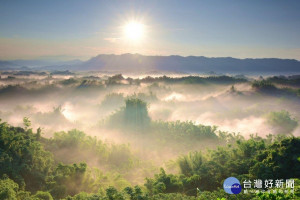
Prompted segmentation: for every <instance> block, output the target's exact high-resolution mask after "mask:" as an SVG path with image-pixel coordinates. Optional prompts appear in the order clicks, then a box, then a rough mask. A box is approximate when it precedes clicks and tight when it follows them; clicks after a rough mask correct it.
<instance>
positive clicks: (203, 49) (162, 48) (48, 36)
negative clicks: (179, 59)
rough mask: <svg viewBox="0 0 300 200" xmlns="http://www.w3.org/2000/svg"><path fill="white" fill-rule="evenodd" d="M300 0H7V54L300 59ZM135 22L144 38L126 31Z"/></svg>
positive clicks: (3, 33)
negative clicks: (130, 37) (126, 33)
mask: <svg viewBox="0 0 300 200" xmlns="http://www.w3.org/2000/svg"><path fill="white" fill-rule="evenodd" d="M299 11H300V1H299V0H284V1H280V0H272V1H271V0H248V1H246V0H244V1H240V0H226V1H225V0H188V1H184V0H182V1H177V0H160V1H155V0H153V1H149V0H148V1H133V0H119V1H115V0H105V1H100V0H98V1H96V0H81V1H79V0H64V1H60V0H51V1H41V0H37V1H32V0H27V1H23V0H13V1H10V0H0V59H1V60H13V59H60V60H70V59H81V60H86V59H89V58H90V57H93V56H96V55H98V54H123V53H139V54H144V55H182V56H189V55H194V56H207V57H228V56H229V57H236V58H262V57H266V58H270V57H272V58H292V59H297V60H300V12H299ZM130 22H135V23H139V24H142V25H143V35H142V39H139V40H136V41H133V40H129V39H128V38H127V37H126V36H125V35H124V27H125V26H126V24H128V23H130Z"/></svg>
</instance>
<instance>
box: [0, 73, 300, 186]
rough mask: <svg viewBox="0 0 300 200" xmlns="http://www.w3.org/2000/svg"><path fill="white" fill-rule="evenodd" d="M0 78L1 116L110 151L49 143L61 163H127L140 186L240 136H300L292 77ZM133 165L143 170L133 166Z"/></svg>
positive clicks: (109, 167)
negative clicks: (177, 162) (183, 158)
mask: <svg viewBox="0 0 300 200" xmlns="http://www.w3.org/2000/svg"><path fill="white" fill-rule="evenodd" d="M1 77H2V78H1V79H0V85H1V88H0V118H1V119H2V121H6V122H8V123H9V124H11V125H15V126H23V118H24V117H27V118H29V119H30V121H31V128H32V129H34V130H36V129H38V128H39V127H40V128H41V130H42V133H43V136H44V137H46V138H52V139H53V140H60V139H61V138H63V137H69V136H70V135H71V136H72V134H75V135H76V134H79V133H77V132H76V131H75V132H71V133H70V135H68V131H70V130H73V131H74V130H75V129H76V130H80V131H82V132H83V133H84V134H86V136H80V137H79V136H78V137H79V139H78V138H77V139H78V140H82V141H90V140H91V141H94V140H93V139H91V138H94V137H95V138H96V139H97V140H99V141H102V144H101V145H103V146H105V148H107V149H106V150H101V145H100V146H99V145H96V144H95V148H96V149H98V150H97V151H96V153H95V152H93V151H92V150H91V149H84V148H83V147H82V146H80V145H83V144H81V143H80V145H79V146H76V147H74V146H68V145H66V144H65V145H62V146H61V147H59V148H58V147H53V146H51V145H49V146H48V148H49V149H50V150H51V151H52V152H53V153H54V155H55V159H56V161H57V162H67V163H73V162H81V161H85V162H87V164H88V165H89V166H92V167H97V168H99V169H101V170H104V171H106V172H111V171H114V167H113V166H114V165H120V166H121V165H124V168H121V169H123V170H121V171H120V169H118V170H116V171H117V172H118V173H122V174H123V175H124V177H125V178H126V180H129V182H131V183H134V184H137V183H141V182H143V180H144V178H145V177H146V176H151V175H152V174H153V173H156V172H157V171H158V169H159V167H161V166H165V167H167V168H168V169H169V170H170V171H176V170H177V169H176V168H174V166H173V165H172V164H170V163H172V160H173V159H176V157H178V156H180V155H183V154H186V153H188V152H191V151H195V150H203V151H205V149H207V148H215V147H216V146H218V145H226V144H228V143H230V139H232V138H234V137H237V136H238V137H245V138H249V137H250V136H251V135H257V136H261V137H266V136H268V135H269V134H275V135H277V134H285V135H289V134H294V135H298V136H299V135H300V131H299V126H298V120H299V119H300V113H299V112H297V111H299V110H300V96H299V86H297V85H295V84H290V83H289V82H288V81H286V82H285V83H284V86H283V83H282V82H281V83H278V82H274V81H273V82H272V80H273V79H270V78H266V79H262V78H258V77H251V78H247V77H242V78H240V77H235V76H187V75H185V76H179V75H176V76H172V77H171V76H153V77H150V76H146V77H133V78H132V77H130V76H124V77H123V76H122V75H114V76H107V75H103V74H98V75H95V74H84V75H82V74H72V75H67V76H65V75H56V76H54V75H49V74H46V75H45V74H40V75H36V74H35V75H30V76H25V77H24V76H18V75H14V76H11V77H9V76H7V77H5V76H1ZM284 80H285V79H284ZM130 100H132V102H131V101H130ZM138 106H140V107H138ZM279 122H281V123H279ZM61 131H65V132H61ZM79 135H80V134H79ZM71 136H70V137H71ZM72 137H73V136H72ZM76 137H77V136H76ZM88 137H91V138H90V139H89V138H88ZM221 137H222V138H223V139H224V138H225V139H226V140H224V141H221V140H220V138H221ZM94 142H95V141H94ZM96 143H97V142H96ZM122 145H124V146H122ZM105 148H104V149H105ZM102 151H103V152H102ZM66 155H68V157H70V158H72V159H67V160H66V159H65V156H66ZM120 158H122V160H118V159H120ZM132 162H134V163H139V164H135V166H139V167H134V168H131V167H130V166H133V165H132ZM125 172H126V173H125ZM111 173H113V172H111Z"/></svg>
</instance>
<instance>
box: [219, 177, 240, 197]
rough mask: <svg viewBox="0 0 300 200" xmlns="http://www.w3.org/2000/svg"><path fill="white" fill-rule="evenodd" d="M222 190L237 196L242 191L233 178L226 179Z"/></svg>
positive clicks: (236, 180) (237, 181)
mask: <svg viewBox="0 0 300 200" xmlns="http://www.w3.org/2000/svg"><path fill="white" fill-rule="evenodd" d="M223 188H224V190H225V192H227V193H228V194H239V193H240V192H241V191H242V186H241V184H240V181H239V180H238V179H237V178H235V177H229V178H227V179H226V180H225V181H224V183H223Z"/></svg>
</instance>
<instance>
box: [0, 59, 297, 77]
mask: <svg viewBox="0 0 300 200" xmlns="http://www.w3.org/2000/svg"><path fill="white" fill-rule="evenodd" d="M22 68H23V69H30V70H70V71H120V72H123V71H124V72H145V71H170V72H185V73H207V72H216V73H246V74H248V73H299V72H300V61H298V60H294V59H278V58H257V59H252V58H247V59H237V58H231V57H216V58H209V57H204V56H188V57H182V56H144V55H140V54H122V55H106V54H101V55H98V56H96V57H93V58H91V59H89V60H87V61H80V60H72V61H64V62H53V61H52V62H46V61H41V60H38V61H37V60H36V61H35V60H30V61H28V60H15V61H0V70H8V69H16V70H17V69H20V70H21V69H22Z"/></svg>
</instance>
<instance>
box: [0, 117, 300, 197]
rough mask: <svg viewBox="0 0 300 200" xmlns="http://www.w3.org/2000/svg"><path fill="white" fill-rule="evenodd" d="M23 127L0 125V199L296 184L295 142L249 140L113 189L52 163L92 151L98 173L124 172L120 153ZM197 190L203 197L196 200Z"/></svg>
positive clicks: (128, 160)
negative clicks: (229, 182)
mask: <svg viewBox="0 0 300 200" xmlns="http://www.w3.org/2000/svg"><path fill="white" fill-rule="evenodd" d="M24 124H25V128H21V127H13V126H10V125H8V124H7V123H5V122H2V123H1V124H0V142H1V143H0V151H1V154H0V166H1V170H0V175H1V177H2V178H1V182H0V188H1V192H0V196H1V197H2V199H5V198H7V199H25V197H26V198H27V199H52V198H54V199H60V198H67V199H172V198H182V199H184V198H186V199H189V198H191V199H193V196H194V197H195V196H197V195H198V197H199V196H200V197H201V196H207V195H211V196H212V197H213V196H215V197H220V198H221V197H222V196H223V195H224V192H222V190H220V188H222V182H223V180H224V179H225V178H226V177H229V176H235V177H237V178H239V179H240V180H243V179H249V178H263V179H270V178H272V179H276V178H300V165H299V160H298V158H299V157H300V148H299V146H300V138H295V137H286V136H285V137H275V138H273V137H268V138H267V139H263V138H260V137H257V136H256V137H254V136H252V137H251V138H250V139H248V140H245V139H238V140H237V141H236V143H235V144H229V145H228V146H226V147H219V148H217V149H216V150H210V151H208V152H206V153H204V152H197V151H196V152H191V153H189V154H187V155H184V156H180V157H179V158H178V159H177V161H176V162H177V163H178V167H179V169H180V173H179V174H167V173H166V171H165V170H164V169H161V171H160V173H158V174H156V175H155V176H154V177H153V178H147V179H146V182H145V184H144V186H143V185H141V186H135V187H131V186H130V183H128V182H126V181H125V180H123V181H122V180H119V181H117V179H120V178H118V177H112V176H113V175H104V174H103V172H101V171H99V170H98V169H92V168H89V167H88V166H87V164H86V163H84V162H81V163H74V164H71V163H70V164H67V163H68V162H72V161H75V160H72V158H68V157H64V158H59V157H58V158H56V156H58V150H62V149H64V150H66V149H68V148H72V151H74V150H76V152H74V153H75V154H81V156H82V157H81V156H78V157H77V159H78V160H84V155H87V154H88V151H92V152H93V153H94V154H96V157H98V158H99V160H98V162H99V163H100V164H101V165H102V166H108V167H109V168H113V167H115V168H120V170H122V168H124V167H125V168H126V169H129V168H130V167H133V166H132V165H138V163H135V161H134V156H133V155H130V150H129V149H128V150H126V148H127V147H125V146H115V147H114V146H107V145H106V144H104V143H103V142H101V141H99V140H97V139H96V138H92V137H90V136H86V135H85V134H84V133H83V132H80V131H77V130H73V131H70V132H68V133H66V132H60V133H56V134H55V135H54V137H53V138H50V139H46V138H43V137H41V136H40V132H39V131H40V130H38V131H37V132H33V131H32V129H30V127H29V126H30V123H29V121H28V119H24ZM185 126H188V125H185ZM189 126H192V127H193V125H192V124H190V125H189ZM199 128H201V127H199ZM171 134H172V133H171ZM215 137H217V136H215ZM124 148H125V149H124ZM71 156H72V155H71ZM55 160H56V161H55ZM58 160H63V161H64V162H65V163H66V164H63V163H61V162H58ZM110 178H113V179H114V180H109V179H110ZM117 182H119V183H118V184H116V183H117ZM113 186H115V187H113ZM116 187H117V188H119V190H117V189H115V188H116ZM197 188H199V190H200V191H206V192H203V193H200V194H198V192H197ZM208 191H210V192H212V193H208ZM84 192H87V193H84ZM79 193H80V194H79ZM88 193H93V194H88ZM169 193H170V194H169ZM171 193H177V194H176V195H175V194H171ZM74 195H75V196H74ZM174 195H175V196H174ZM180 195H183V196H181V197H180ZM68 196H69V197H68ZM71 196H74V197H71ZM189 196H191V197H189ZM225 196H226V195H225ZM227 196H228V195H227ZM237 197H240V198H241V199H243V198H248V197H249V195H248V197H247V195H246V196H245V195H244V194H239V195H237ZM228 198H230V196H229V197H228ZM253 198H254V196H253ZM258 198H259V197H258ZM200 199H201V198H200Z"/></svg>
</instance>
